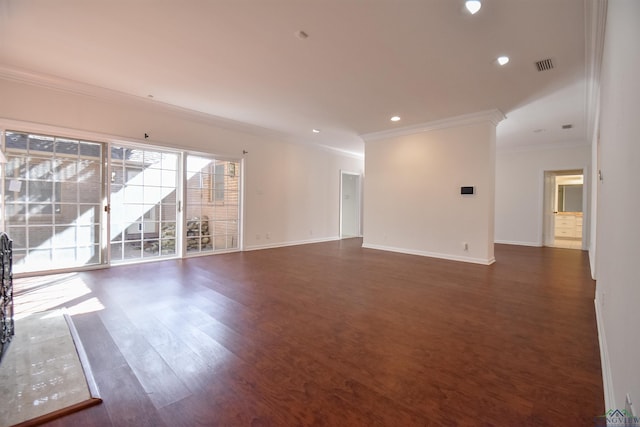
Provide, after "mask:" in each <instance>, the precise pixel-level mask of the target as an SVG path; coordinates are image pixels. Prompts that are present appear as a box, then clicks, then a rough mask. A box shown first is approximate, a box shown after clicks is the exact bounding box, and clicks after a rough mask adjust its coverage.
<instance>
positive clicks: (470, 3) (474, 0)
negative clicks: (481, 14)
mask: <svg viewBox="0 0 640 427" xmlns="http://www.w3.org/2000/svg"><path fill="white" fill-rule="evenodd" d="M464 7H466V8H467V10H468V11H469V13H471V14H472V15H475V14H476V13H478V11H479V10H480V8H481V7H482V3H480V0H467V1H466V2H465V4H464Z"/></svg>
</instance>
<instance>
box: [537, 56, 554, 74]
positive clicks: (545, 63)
mask: <svg viewBox="0 0 640 427" xmlns="http://www.w3.org/2000/svg"><path fill="white" fill-rule="evenodd" d="M536 67H537V68H538V71H547V70H550V69H552V68H553V61H551V58H548V59H543V60H542V61H538V62H536Z"/></svg>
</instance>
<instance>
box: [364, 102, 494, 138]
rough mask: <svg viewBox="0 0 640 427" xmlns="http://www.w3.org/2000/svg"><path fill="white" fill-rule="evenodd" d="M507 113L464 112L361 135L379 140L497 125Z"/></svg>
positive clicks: (489, 111) (487, 111)
mask: <svg viewBox="0 0 640 427" xmlns="http://www.w3.org/2000/svg"><path fill="white" fill-rule="evenodd" d="M504 119H505V115H504V113H503V112H502V111H500V110H497V109H493V110H485V111H479V112H477V113H471V114H464V115H461V116H455V117H448V118H446V119H442V120H434V121H432V122H427V123H420V124H417V125H412V126H405V127H401V128H396V129H389V130H383V131H380V132H371V133H365V134H362V135H360V137H361V138H362V139H363V140H364V141H365V142H367V141H377V140H380V139H387V138H395V137H397V136H405V135H413V134H415V133H420V132H428V131H432V130H437V129H446V128H451V127H457V126H465V125H471V124H475V123H482V122H491V123H492V124H493V125H494V126H497V125H498V123H500V122H501V121H502V120H504Z"/></svg>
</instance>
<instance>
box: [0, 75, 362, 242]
mask: <svg viewBox="0 0 640 427" xmlns="http://www.w3.org/2000/svg"><path fill="white" fill-rule="evenodd" d="M0 93H1V94H2V97H1V99H0V101H1V102H0V119H9V120H19V121H26V122H32V123H34V127H36V128H37V127H39V126H40V125H50V126H53V127H54V128H63V129H70V130H71V131H70V132H68V133H69V136H77V135H74V134H73V132H75V131H76V130H77V131H80V132H79V133H81V132H82V131H85V132H91V133H95V134H97V135H98V136H101V138H100V139H102V140H104V141H106V140H113V139H114V138H113V137H115V138H116V139H120V140H127V141H134V142H140V141H143V140H144V133H145V132H146V133H148V134H149V135H150V139H149V141H148V142H149V144H153V145H159V146H168V147H176V148H181V149H187V150H194V151H199V152H205V153H211V154H215V155H219V156H225V157H231V158H236V159H242V158H243V159H244V160H245V165H244V166H245V216H244V245H245V248H248V249H251V248H258V247H266V246H278V245H287V244H294V243H304V242H311V241H320V240H329V239H336V238H338V235H339V204H340V170H341V169H346V170H353V171H360V172H361V171H362V170H363V167H364V161H363V160H362V159H357V158H352V157H347V156H343V155H339V154H337V153H335V152H331V151H327V150H324V149H320V148H315V147H311V146H308V145H301V144H294V143H289V142H283V141H281V140H279V139H278V138H276V137H273V136H270V137H265V136H258V135H257V133H256V132H255V131H252V133H250V132H249V131H243V130H242V129H240V130H238V129H237V128H238V127H239V126H237V125H235V124H233V125H227V124H226V123H224V122H222V121H216V120H212V119H209V118H206V117H204V116H202V115H193V114H188V113H186V112H183V111H178V110H175V109H170V108H167V107H165V106H162V105H159V104H157V103H155V102H152V101H147V100H145V99H140V100H138V99H132V98H131V97H127V96H118V95H114V94H108V95H109V96H107V97H96V96H90V95H86V94H79V93H72V92H69V91H68V90H64V91H63V90H56V89H51V88H47V87H43V86H36V85H33V84H27V83H23V82H19V81H14V80H7V79H0ZM16 130H32V129H16ZM60 135H61V134H60ZM243 150H246V151H248V154H246V155H243ZM267 233H268V234H269V238H267Z"/></svg>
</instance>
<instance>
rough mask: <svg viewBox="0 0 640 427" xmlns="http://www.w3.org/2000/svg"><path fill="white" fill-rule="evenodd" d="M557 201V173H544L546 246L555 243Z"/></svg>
mask: <svg viewBox="0 0 640 427" xmlns="http://www.w3.org/2000/svg"><path fill="white" fill-rule="evenodd" d="M555 199H556V175H555V172H552V171H546V172H545V173H544V201H543V206H544V207H543V209H544V213H543V221H544V224H543V227H542V228H543V235H542V241H543V244H544V246H553V245H554V241H555Z"/></svg>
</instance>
